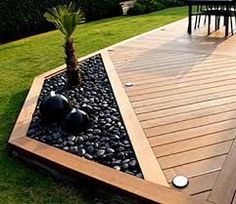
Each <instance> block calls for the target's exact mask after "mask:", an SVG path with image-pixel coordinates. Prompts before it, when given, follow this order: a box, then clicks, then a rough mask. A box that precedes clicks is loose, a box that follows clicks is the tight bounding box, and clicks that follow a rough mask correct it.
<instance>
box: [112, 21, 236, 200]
mask: <svg viewBox="0 0 236 204" xmlns="http://www.w3.org/2000/svg"><path fill="white" fill-rule="evenodd" d="M186 25H187V21H186V19H185V20H182V21H179V22H176V23H173V24H170V25H167V26H165V27H163V28H161V29H157V30H154V31H151V32H148V33H147V34H144V35H141V36H139V37H135V38H133V39H130V40H127V41H125V42H123V43H119V44H117V45H115V46H112V47H110V48H108V53H109V56H110V58H111V60H112V63H113V64H114V66H115V68H116V71H117V73H118V75H119V78H120V80H121V82H122V84H123V86H124V85H125V83H127V82H132V83H134V86H132V87H126V88H125V89H126V93H127V95H128V98H129V100H130V103H131V105H132V106H133V108H134V111H135V113H136V115H137V118H138V120H139V122H140V123H141V126H142V128H143V130H144V132H145V135H146V137H147V139H148V141H149V144H150V146H151V148H152V150H153V152H154V154H155V157H156V159H157V161H158V163H159V164H158V165H160V166H161V170H162V171H163V172H164V175H165V177H166V180H167V181H168V182H169V185H170V186H171V180H172V178H173V177H174V176H175V175H185V176H187V177H189V180H190V183H189V186H188V187H187V188H185V189H183V190H182V191H183V192H185V193H187V194H190V195H192V196H194V197H196V198H200V199H203V200H208V201H210V202H213V203H221V204H223V203H227V204H228V203H231V202H232V203H236V201H235V199H234V200H233V198H234V194H235V188H236V179H235V178H236V175H235V173H234V172H235V168H236V150H235V148H236V144H235V143H234V140H235V135H236V37H235V36H232V37H229V38H228V39H225V38H224V37H222V36H223V35H224V33H223V32H222V33H220V32H218V33H216V34H213V35H212V36H210V37H207V36H206V31H205V29H202V30H200V31H198V32H195V33H193V35H192V36H189V35H187V34H186ZM124 87H125V86H124ZM234 147H235V148H234ZM147 157H148V155H147ZM233 161H234V162H233ZM171 187H172V186H171ZM172 188H174V187H172ZM174 189H175V188H174ZM176 190H177V189H176Z"/></svg>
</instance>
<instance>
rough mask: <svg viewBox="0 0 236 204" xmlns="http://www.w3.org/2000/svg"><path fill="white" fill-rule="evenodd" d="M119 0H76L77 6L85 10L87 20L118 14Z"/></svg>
mask: <svg viewBox="0 0 236 204" xmlns="http://www.w3.org/2000/svg"><path fill="white" fill-rule="evenodd" d="M119 2H120V1H119V0H76V3H77V5H78V6H80V7H81V8H82V10H83V11H84V12H85V17H86V20H87V21H91V20H96V19H101V18H104V17H111V16H117V15H119V14H120V8H119Z"/></svg>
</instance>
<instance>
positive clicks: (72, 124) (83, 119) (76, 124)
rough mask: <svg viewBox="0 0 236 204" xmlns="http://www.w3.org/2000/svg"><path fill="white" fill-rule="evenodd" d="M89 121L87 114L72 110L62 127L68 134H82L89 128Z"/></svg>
mask: <svg viewBox="0 0 236 204" xmlns="http://www.w3.org/2000/svg"><path fill="white" fill-rule="evenodd" d="M89 124H90V120H89V116H88V114H87V113H85V112H84V111H82V110H79V109H78V110H76V109H73V110H72V111H71V112H70V113H69V114H68V115H67V116H66V118H65V120H64V122H63V124H62V127H63V129H64V130H65V131H67V132H69V133H79V132H83V131H84V130H86V129H87V128H88V127H89Z"/></svg>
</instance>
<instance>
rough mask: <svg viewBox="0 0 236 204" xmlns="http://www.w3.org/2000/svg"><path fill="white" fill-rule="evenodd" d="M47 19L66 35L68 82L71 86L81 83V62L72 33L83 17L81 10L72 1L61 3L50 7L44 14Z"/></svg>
mask: <svg viewBox="0 0 236 204" xmlns="http://www.w3.org/2000/svg"><path fill="white" fill-rule="evenodd" d="M44 17H45V18H46V19H47V21H49V22H52V23H53V24H54V25H55V26H56V28H57V29H58V30H60V31H61V33H62V34H63V35H64V36H65V45H64V49H65V54H66V57H65V62H66V66H67V67H66V68H67V69H66V74H67V78H68V83H69V85H71V86H75V85H78V84H80V82H81V77H80V70H79V64H78V62H77V59H76V56H75V50H74V46H73V39H72V37H71V36H72V34H73V32H74V31H75V28H76V26H77V24H78V23H79V22H80V21H81V19H82V13H81V12H80V10H76V8H75V5H74V4H72V3H70V4H69V5H59V6H57V7H54V8H51V9H48V11H47V12H46V13H45V14H44Z"/></svg>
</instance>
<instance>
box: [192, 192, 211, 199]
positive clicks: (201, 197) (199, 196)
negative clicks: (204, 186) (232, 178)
mask: <svg viewBox="0 0 236 204" xmlns="http://www.w3.org/2000/svg"><path fill="white" fill-rule="evenodd" d="M210 192H211V191H210V190H209V191H205V192H202V193H197V194H193V195H192V197H194V198H197V199H199V200H207V198H208V196H209V194H210Z"/></svg>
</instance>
